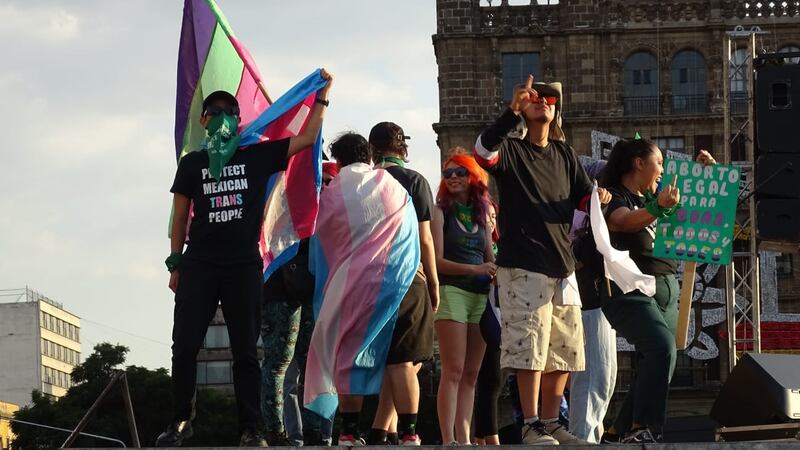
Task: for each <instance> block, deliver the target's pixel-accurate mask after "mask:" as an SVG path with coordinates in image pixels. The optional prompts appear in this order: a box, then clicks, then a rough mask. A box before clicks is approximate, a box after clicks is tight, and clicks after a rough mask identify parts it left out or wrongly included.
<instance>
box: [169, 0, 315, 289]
mask: <svg viewBox="0 0 800 450" xmlns="http://www.w3.org/2000/svg"><path fill="white" fill-rule="evenodd" d="M325 83H326V82H325V80H323V79H322V77H321V76H320V75H319V71H316V72H314V73H312V74H311V75H309V76H308V77H306V78H305V79H304V80H302V81H301V82H299V83H298V84H297V85H295V86H294V87H292V88H291V89H290V90H289V91H288V92H287V93H286V94H284V95H283V96H282V97H281V98H279V99H278V100H276V101H275V103H273V104H272V105H270V103H271V100H270V98H269V97H268V95H267V92H266V89H265V88H264V84H263V82H262V80H261V75H260V74H259V72H258V68H257V67H256V65H255V62H254V61H253V60H252V58H251V57H250V54H249V53H248V51H247V49H245V48H244V46H243V45H242V44H241V42H239V40H238V39H236V37H235V36H234V35H233V31H232V30H231V28H230V25H229V24H228V21H227V20H226V19H225V17H224V16H223V15H222V11H221V10H220V9H219V7H218V6H217V4H216V3H215V2H214V0H185V3H184V6H183V25H182V28H181V39H180V49H179V54H178V83H177V99H176V105H175V151H176V157H177V159H178V160H180V158H181V157H183V155H185V154H186V153H188V152H191V151H195V150H198V149H199V148H200V145H201V143H202V141H203V139H205V137H206V131H205V129H204V128H203V127H202V126H201V125H200V123H199V119H200V114H201V112H202V104H203V99H204V98H205V97H206V96H207V95H208V94H210V93H212V92H214V91H217V90H224V91H227V92H230V93H232V94H234V95H235V96H236V99H237V100H238V102H239V109H240V115H241V119H242V121H241V123H240V126H239V134H240V135H241V145H242V146H247V145H252V144H255V143H257V142H261V141H264V140H275V139H283V138H287V137H292V136H296V135H298V134H299V133H301V132H302V131H303V130H304V129H305V127H306V125H307V124H308V117H309V115H310V112H311V108H312V107H313V105H314V99H315V98H316V94H317V91H318V90H319V89H321V88H322V87H323V86H324V85H325ZM321 144H322V143H321V138H320V137H318V139H317V142H316V143H315V144H314V146H313V147H312V148H311V151H301V152H300V153H298V154H296V155H295V156H293V157H292V158H291V159H289V164H288V168H287V169H286V171H285V172H279V173H277V174H275V175H273V177H272V178H271V179H270V181H269V187H268V191H267V206H266V211H265V214H264V226H263V228H262V237H261V242H260V245H259V247H260V250H261V254H262V256H263V258H264V280H266V279H267V278H268V277H269V275H270V274H271V273H272V272H273V271H274V270H275V269H276V268H277V267H280V265H281V264H282V263H283V262H285V261H288V260H289V259H291V258H292V257H293V256H294V255H295V254H296V253H297V248H298V244H299V241H300V240H301V239H304V238H307V237H309V236H311V234H312V233H313V232H314V223H315V221H316V216H317V210H318V205H319V202H318V192H319V187H320V185H321V171H322V145H321ZM240 151H247V150H246V149H245V150H240Z"/></svg>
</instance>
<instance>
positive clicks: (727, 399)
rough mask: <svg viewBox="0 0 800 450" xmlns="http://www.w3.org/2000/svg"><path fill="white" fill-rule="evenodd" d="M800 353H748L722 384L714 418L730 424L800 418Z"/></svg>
mask: <svg viewBox="0 0 800 450" xmlns="http://www.w3.org/2000/svg"><path fill="white" fill-rule="evenodd" d="M798 369H800V356H795V355H776V354H767V353H746V354H744V355H743V356H742V358H741V359H739V362H738V363H737V364H736V367H735V368H734V369H733V372H731V374H730V375H729V376H728V380H727V381H726V382H725V384H724V385H723V386H722V389H721V390H720V392H719V396H718V397H717V400H716V401H715V402H714V406H713V407H712V408H711V417H713V418H714V419H716V420H717V421H718V422H719V423H721V424H722V425H725V426H726V427H737V426H745V425H767V424H776V423H785V422H789V421H796V420H800V370H798Z"/></svg>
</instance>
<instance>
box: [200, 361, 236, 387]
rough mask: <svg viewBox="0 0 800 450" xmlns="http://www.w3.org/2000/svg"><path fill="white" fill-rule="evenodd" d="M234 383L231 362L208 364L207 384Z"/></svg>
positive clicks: (212, 362) (209, 362) (208, 362)
mask: <svg viewBox="0 0 800 450" xmlns="http://www.w3.org/2000/svg"><path fill="white" fill-rule="evenodd" d="M232 382H233V374H232V373H231V362H230V361H207V362H206V384H230V383H232Z"/></svg>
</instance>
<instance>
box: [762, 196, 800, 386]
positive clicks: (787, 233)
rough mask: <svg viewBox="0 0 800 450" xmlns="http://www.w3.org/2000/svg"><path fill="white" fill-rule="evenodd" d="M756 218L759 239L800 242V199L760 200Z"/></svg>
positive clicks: (799, 368)
mask: <svg viewBox="0 0 800 450" xmlns="http://www.w3.org/2000/svg"><path fill="white" fill-rule="evenodd" d="M756 217H758V221H757V226H758V229H757V230H756V235H757V236H758V237H759V239H762V240H765V241H779V242H800V199H766V200H759V201H758V202H757V203H756ZM798 370H800V366H798Z"/></svg>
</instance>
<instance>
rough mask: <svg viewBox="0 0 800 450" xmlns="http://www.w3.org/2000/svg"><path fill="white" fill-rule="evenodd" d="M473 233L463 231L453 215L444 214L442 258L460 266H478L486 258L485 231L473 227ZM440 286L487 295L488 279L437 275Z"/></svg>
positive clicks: (478, 226) (482, 228) (471, 276)
mask: <svg viewBox="0 0 800 450" xmlns="http://www.w3.org/2000/svg"><path fill="white" fill-rule="evenodd" d="M475 229H476V230H475V232H474V233H471V232H468V231H465V230H464V227H463V225H462V224H460V223H459V222H458V219H456V217H455V215H453V214H448V213H446V212H445V214H444V227H443V230H442V232H443V235H444V258H445V259H448V260H450V261H453V262H457V263H461V264H472V265H476V266H477V265H480V264H483V263H484V261H485V256H486V229H485V227H483V226H481V225H477V224H476V226H475ZM439 282H440V283H441V284H442V285H449V286H455V287H457V288H459V289H463V290H465V291H468V292H473V293H476V294H488V293H489V277H486V276H475V275H445V274H440V275H439Z"/></svg>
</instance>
